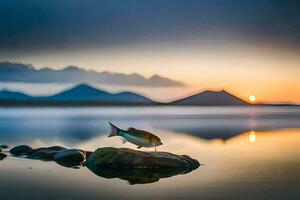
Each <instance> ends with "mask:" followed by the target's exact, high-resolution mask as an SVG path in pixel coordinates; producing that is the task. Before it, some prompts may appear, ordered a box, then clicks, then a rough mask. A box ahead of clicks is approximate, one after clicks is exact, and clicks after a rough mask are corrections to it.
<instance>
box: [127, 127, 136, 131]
mask: <svg viewBox="0 0 300 200" xmlns="http://www.w3.org/2000/svg"><path fill="white" fill-rule="evenodd" d="M135 130H136V129H135V128H133V127H129V128H128V129H127V131H135Z"/></svg>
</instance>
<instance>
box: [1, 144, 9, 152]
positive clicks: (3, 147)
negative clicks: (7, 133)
mask: <svg viewBox="0 0 300 200" xmlns="http://www.w3.org/2000/svg"><path fill="white" fill-rule="evenodd" d="M1 149H8V146H7V145H5V144H2V145H0V151H1Z"/></svg>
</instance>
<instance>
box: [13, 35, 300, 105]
mask: <svg viewBox="0 0 300 200" xmlns="http://www.w3.org/2000/svg"><path fill="white" fill-rule="evenodd" d="M13 61H19V62H23V63H32V64H34V65H35V66H36V67H45V66H51V67H55V68H63V67H65V66H68V65H76V66H79V67H83V68H86V69H91V70H96V71H103V70H106V71H113V72H123V73H127V74H129V73H140V74H142V75H144V76H146V77H149V76H151V75H153V74H159V75H162V76H166V77H169V78H172V79H176V80H179V81H182V82H184V83H186V84H187V85H188V86H187V88H185V89H177V90H174V89H173V90H172V89H170V91H172V92H171V93H169V94H168V95H169V96H170V98H172V97H173V98H176V97H182V96H185V95H187V94H192V93H195V92H197V91H201V90H205V89H215V90H218V89H226V90H228V91H230V92H232V93H234V94H236V95H238V96H241V97H242V98H244V99H248V97H249V96H250V95H255V96H256V97H257V101H259V102H295V103H300V83H299V77H300V55H299V54H297V53H294V52H293V51H288V50H285V49H284V48H279V47H278V46H277V48H275V47H273V46H272V45H270V44H269V45H261V44H258V43H256V45H254V44H250V43H234V42H229V41H227V42H224V41H223V42H220V41H218V42H215V43H213V42H205V41H193V40H191V41H178V42H177V43H174V42H173V43H163V42H159V43H152V44H139V45H132V46H130V45H127V46H121V47H115V48H109V49H108V48H104V49H103V48H99V49H97V48H96V49H81V50H80V51H78V50H76V51H68V52H55V53H48V54H46V55H45V54H41V55H39V54H33V55H26V56H20V57H18V59H14V60H13ZM145 90H146V89H145ZM139 91H141V92H142V93H145V94H147V95H148V96H150V97H153V98H156V99H162V98H159V94H158V93H159V92H158V93H157V94H154V93H153V95H152V94H151V92H147V91H144V92H143V90H139Z"/></svg>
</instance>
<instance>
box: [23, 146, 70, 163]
mask: <svg viewBox="0 0 300 200" xmlns="http://www.w3.org/2000/svg"><path fill="white" fill-rule="evenodd" d="M65 149H66V148H65V147H61V146H52V147H42V148H37V149H33V150H31V151H29V152H28V153H27V156H28V158H31V159H40V160H53V158H54V155H55V154H56V153H58V152H60V151H63V150H65Z"/></svg>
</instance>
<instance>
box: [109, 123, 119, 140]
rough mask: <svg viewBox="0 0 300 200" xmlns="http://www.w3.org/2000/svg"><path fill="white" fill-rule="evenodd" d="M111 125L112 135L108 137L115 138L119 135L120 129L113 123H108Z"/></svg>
mask: <svg viewBox="0 0 300 200" xmlns="http://www.w3.org/2000/svg"><path fill="white" fill-rule="evenodd" d="M108 123H109V125H110V134H109V136H108V137H113V136H117V135H119V132H120V129H119V128H118V127H116V126H115V125H113V124H112V123H111V122H108Z"/></svg>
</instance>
